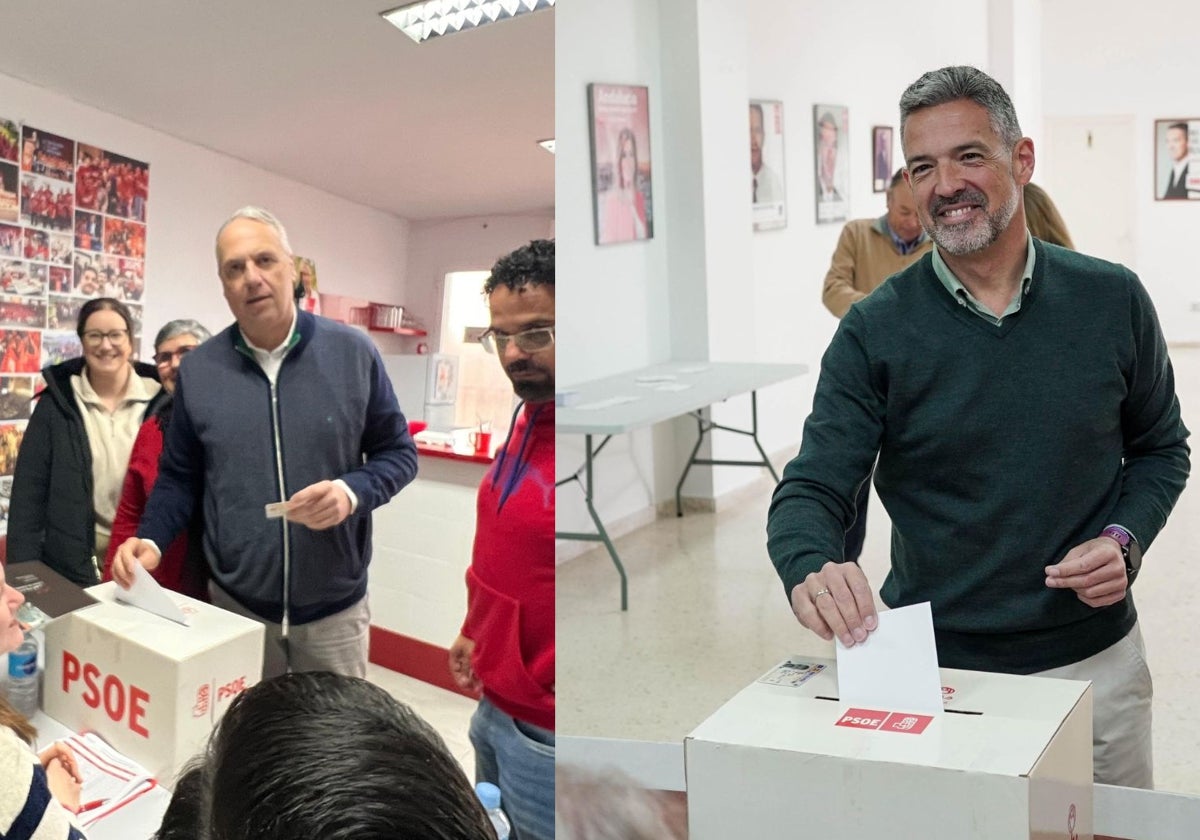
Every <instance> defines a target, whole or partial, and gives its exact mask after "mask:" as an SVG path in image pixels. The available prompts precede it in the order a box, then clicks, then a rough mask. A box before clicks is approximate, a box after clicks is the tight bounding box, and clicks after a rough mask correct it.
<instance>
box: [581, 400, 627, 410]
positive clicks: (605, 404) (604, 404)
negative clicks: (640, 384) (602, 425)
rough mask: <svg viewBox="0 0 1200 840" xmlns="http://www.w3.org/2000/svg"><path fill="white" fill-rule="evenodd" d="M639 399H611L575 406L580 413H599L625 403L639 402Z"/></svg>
mask: <svg viewBox="0 0 1200 840" xmlns="http://www.w3.org/2000/svg"><path fill="white" fill-rule="evenodd" d="M637 401H638V398H637V397H609V398H608V399H606V400H597V401H596V402H591V403H584V404H583V405H577V406H575V408H576V409H578V410H579V411H599V410H600V409H602V408H612V407H613V406H617V405H624V404H625V403H631V402H637Z"/></svg>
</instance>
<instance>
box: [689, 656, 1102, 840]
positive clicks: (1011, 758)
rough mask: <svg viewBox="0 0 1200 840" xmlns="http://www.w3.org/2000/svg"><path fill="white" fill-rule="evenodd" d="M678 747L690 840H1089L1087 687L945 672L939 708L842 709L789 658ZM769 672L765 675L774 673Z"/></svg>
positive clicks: (805, 661) (830, 676)
mask: <svg viewBox="0 0 1200 840" xmlns="http://www.w3.org/2000/svg"><path fill="white" fill-rule="evenodd" d="M788 662H790V663H793V664H795V665H798V666H803V665H807V666H808V667H807V668H804V667H793V668H790V669H785V672H784V673H783V674H782V676H780V677H776V679H777V680H779V681H780V682H783V683H785V684H768V683H765V682H762V681H761V679H760V681H756V682H755V683H753V684H751V685H750V686H749V687H748V688H745V689H743V690H742V691H741V692H740V693H738V694H737V695H735V696H734V697H733V699H731V700H730V701H729V702H728V703H726V704H725V705H724V706H722V707H721V708H720V709H718V710H717V712H716V713H715V714H714V715H712V716H711V717H710V718H709V719H708V720H706V721H704V722H703V723H701V724H700V726H698V727H697V728H696V729H695V731H693V732H692V733H691V734H690V735H689V736H688V738H687V740H686V741H685V742H684V755H685V770H686V774H687V792H688V823H689V827H690V836H691V838H692V840H709V838H722V840H724V839H725V838H729V837H747V838H750V837H754V838H758V837H771V838H776V837H779V838H783V837H796V838H801V837H803V838H820V840H840V838H855V840H860V838H864V837H879V838H905V840H907V838H920V839H921V840H934V838H947V840H949V839H950V838H953V840H967V838H970V840H1014V838H1031V840H1032V838H1037V840H1042V838H1056V839H1057V838H1061V840H1090V838H1092V836H1093V835H1092V831H1093V829H1092V687H1091V683H1089V682H1074V681H1068V680H1052V679H1044V678H1037V677H1018V676H1010V675H1005V674H989V673H983V672H979V671H954V670H950V669H946V668H943V669H941V678H942V686H943V688H942V694H943V701H944V706H945V709H946V711H945V712H944V713H942V714H940V715H919V714H909V713H906V712H905V711H904V710H898V709H860V708H854V707H852V706H851V705H849V704H847V703H842V702H840V701H838V700H837V699H834V698H837V696H838V683H837V666H836V664H835V663H834V662H832V661H830V660H821V659H811V658H804V657H793V658H792V659H791V660H788ZM779 673H780V672H779V669H775V670H773V671H772V672H770V673H769V674H768V675H764V678H763V679H768V678H771V675H772V674H779Z"/></svg>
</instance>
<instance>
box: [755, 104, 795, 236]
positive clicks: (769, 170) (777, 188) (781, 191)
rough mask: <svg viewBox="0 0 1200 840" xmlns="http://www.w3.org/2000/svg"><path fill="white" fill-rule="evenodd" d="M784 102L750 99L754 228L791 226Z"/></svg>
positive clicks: (766, 228) (767, 228) (765, 228)
mask: <svg viewBox="0 0 1200 840" xmlns="http://www.w3.org/2000/svg"><path fill="white" fill-rule="evenodd" d="M784 183H785V182H784V162H783V103H782V102H774V101H771V100H766V99H751V100H750V200H751V201H752V202H753V205H754V229H755V230H770V229H772V228H781V227H786V226H787V195H786V192H785V187H784Z"/></svg>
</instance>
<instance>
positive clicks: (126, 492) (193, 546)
mask: <svg viewBox="0 0 1200 840" xmlns="http://www.w3.org/2000/svg"><path fill="white" fill-rule="evenodd" d="M211 337H212V333H210V332H209V331H208V330H207V329H206V328H205V327H204V325H203V324H201V323H200V322H198V321H193V320H191V319H190V318H184V319H180V320H177V321H168V322H167V324H166V326H164V327H163V328H162V329H161V330H159V331H158V335H157V336H155V338H154V363H155V364H156V365H157V366H158V377H159V379H161V380H162V385H163V389H164V390H165V391H166V392H167V397H166V399H164V400H162V401H161V402H160V403H159V404H158V405H157V406H156V407H155V409H154V411H153V414H152V416H149V417H147V418H146V422H145V423H143V424H142V427H141V428H140V429H139V430H138V433H137V440H135V441H134V442H133V452H132V453H131V454H130V456H129V471H128V472H126V473H125V485H124V487H122V489H121V501H120V504H118V505H117V516H116V518H115V519H114V520H113V524H112V536H111V537H110V539H109V541H108V551H107V552H106V553H105V555H104V574H103V576H102V577H103V579H104V580H112V564H113V558H114V557H115V556H116V553H117V549H118V548H120V547H121V543H123V542H125V540H127V539H129V538H130V537H134V536H137V527H138V523H139V522H141V521H142V513H144V512H145V510H146V502H147V501H148V500H149V498H150V491H151V490H153V489H154V482H155V481H157V480H158V460H159V457H160V456H161V455H162V449H163V435H164V434H165V433H166V431H167V425H168V424H169V423H170V422H171V408H172V406H173V405H174V402H173V401H172V400H171V397H172V396H174V394H175V384H176V379H177V378H178V375H179V366H180V364H182V362H183V360H184V358H185V357H186V356H187V354H188V353H190V352H192V351H193V350H195V349H196V348H197V347H199V346H200V344H201V343H202V342H205V341H207V340H208V339H209V338H211ZM198 516H199V513H198V512H197V514H195V515H194V518H193V520H192V522H191V524H190V525H189V526H188V529H187V531H186V532H184V533H182V534H180V535H179V536H178V537H176V538H175V541H174V542H172V543H171V544H170V545H169V546H167V547H166V548H165V549H164V550H163V553H162V560H161V561H160V562H159V564H158V567H157V568H156V569H154V570H153V571H151V572H150V574H151V575H152V576H153V577H154V579H155V580H157V581H158V582H159V583H160V584H162V585H163V586H165V587H166V588H167V589H173V590H175V591H176V592H182V593H183V594H184V595H190V596H191V597H193V598H198V599H199V600H201V601H207V600H208V577H209V575H208V564H207V561H206V560H205V559H204V549H203V547H202V546H201V544H200V541H201V534H202V533H203V527H202V525H201V521H200V520H199V519H198V518H197V517H198Z"/></svg>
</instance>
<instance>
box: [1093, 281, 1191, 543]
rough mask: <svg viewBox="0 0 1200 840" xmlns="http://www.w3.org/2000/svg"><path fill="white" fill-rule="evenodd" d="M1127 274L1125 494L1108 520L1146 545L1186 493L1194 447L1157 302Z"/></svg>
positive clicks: (1123, 407)
mask: <svg viewBox="0 0 1200 840" xmlns="http://www.w3.org/2000/svg"><path fill="white" fill-rule="evenodd" d="M1126 273H1127V275H1128V283H1129V295H1130V309H1129V313H1130V315H1129V317H1130V322H1131V324H1130V326H1131V330H1130V335H1131V341H1132V342H1133V347H1132V357H1131V358H1132V362H1131V364H1130V368H1129V370H1128V371H1126V373H1125V379H1126V383H1127V385H1128V392H1127V394H1126V397H1125V399H1124V401H1123V402H1122V404H1121V429H1122V436H1123V438H1124V452H1123V456H1124V458H1123V464H1122V469H1121V493H1120V496H1119V497H1118V499H1117V504H1116V507H1115V508H1114V509H1113V511H1112V514H1111V515H1110V517H1109V519H1110V521H1111V522H1114V523H1118V524H1120V525H1122V526H1124V527H1125V528H1126V529H1128V530H1129V531H1130V532H1131V533H1132V534H1133V535H1134V537H1135V538H1136V539H1137V541H1138V542H1139V543H1140V544H1141V546H1142V548H1143V549H1145V548H1147V547H1149V545H1150V543H1151V542H1153V541H1154V538H1155V537H1156V536H1158V532H1159V531H1161V530H1162V527H1163V525H1164V524H1165V523H1166V521H1167V515H1168V514H1169V513H1170V512H1171V509H1172V508H1173V507H1174V506H1175V502H1176V500H1177V499H1178V498H1179V494H1180V493H1182V492H1183V487H1184V484H1186V483H1187V477H1188V470H1189V452H1190V450H1189V448H1188V444H1187V437H1188V430H1187V428H1186V427H1185V426H1184V424H1183V421H1182V419H1181V417H1180V410H1179V399H1178V397H1177V396H1176V395H1175V375H1174V371H1173V370H1172V368H1171V361H1170V359H1169V358H1168V356H1167V345H1166V341H1165V340H1164V339H1163V334H1162V330H1161V329H1160V328H1159V324H1158V317H1157V315H1156V313H1155V311H1154V304H1153V303H1151V301H1150V296H1149V295H1148V294H1147V293H1146V289H1145V288H1144V287H1143V286H1142V284H1141V283H1140V282H1139V281H1138V279H1137V277H1136V276H1134V275H1133V273H1132V272H1128V271H1127V272H1126Z"/></svg>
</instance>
